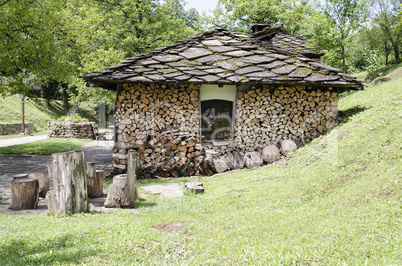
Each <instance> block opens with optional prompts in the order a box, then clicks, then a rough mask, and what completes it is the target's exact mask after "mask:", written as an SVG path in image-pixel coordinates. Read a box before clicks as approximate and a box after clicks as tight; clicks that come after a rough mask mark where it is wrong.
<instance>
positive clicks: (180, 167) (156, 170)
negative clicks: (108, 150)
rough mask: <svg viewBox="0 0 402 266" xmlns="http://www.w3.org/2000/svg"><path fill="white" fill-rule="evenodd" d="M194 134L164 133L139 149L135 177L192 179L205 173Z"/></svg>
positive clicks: (201, 154)
mask: <svg viewBox="0 0 402 266" xmlns="http://www.w3.org/2000/svg"><path fill="white" fill-rule="evenodd" d="M198 139H199V138H198V137H197V135H194V134H191V133H187V132H181V131H167V132H164V133H162V134H158V136H154V137H153V138H152V139H151V140H150V141H148V142H146V143H145V144H144V145H141V146H140V147H139V148H138V156H139V162H138V174H137V176H138V178H154V177H158V176H160V177H168V176H172V177H178V176H192V175H196V174H199V173H203V172H205V171H204V169H203V167H204V158H205V150H204V148H203V147H202V146H201V145H200V144H199V141H198Z"/></svg>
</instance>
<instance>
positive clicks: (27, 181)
mask: <svg viewBox="0 0 402 266" xmlns="http://www.w3.org/2000/svg"><path fill="white" fill-rule="evenodd" d="M38 200H39V183H38V180H36V179H33V178H21V175H18V176H17V179H14V180H12V181H11V198H10V206H9V209H12V210H26V209H35V208H36V207H37V206H38Z"/></svg>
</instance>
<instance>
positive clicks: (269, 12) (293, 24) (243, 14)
mask: <svg viewBox="0 0 402 266" xmlns="http://www.w3.org/2000/svg"><path fill="white" fill-rule="evenodd" d="M311 12H312V9H311V6H310V5H308V3H307V2H306V1H298V2H295V1H288V0H269V1H266V0H252V1H249V0H247V1H245V0H220V1H219V5H218V7H217V8H216V9H215V10H214V11H213V14H214V16H213V17H212V18H209V19H208V22H207V24H210V25H213V26H215V27H221V28H230V29H235V30H237V31H241V32H246V33H249V32H250V30H251V26H252V25H253V24H273V23H277V22H280V21H281V22H283V23H284V24H285V28H286V29H287V30H288V31H289V32H291V33H295V32H298V31H299V30H300V29H301V28H302V27H303V26H302V25H303V23H304V21H305V20H306V18H307V17H308V16H310V15H311Z"/></svg>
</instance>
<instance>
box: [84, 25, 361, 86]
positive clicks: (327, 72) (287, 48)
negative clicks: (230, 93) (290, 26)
mask: <svg viewBox="0 0 402 266" xmlns="http://www.w3.org/2000/svg"><path fill="white" fill-rule="evenodd" d="M305 43H306V40H305V39H303V38H302V37H296V36H294V35H290V34H288V33H286V32H284V31H280V32H278V33H276V35H275V37H274V38H272V40H271V41H269V42H267V41H261V40H258V39H256V38H255V37H253V36H251V37H250V36H245V35H242V34H240V33H235V32H231V31H228V30H224V29H217V30H214V31H209V32H204V33H199V34H197V35H195V36H193V37H191V38H188V39H184V40H181V41H178V42H176V43H174V44H172V45H168V46H165V47H160V48H157V49H154V50H152V51H150V52H148V53H146V54H141V55H138V56H134V57H131V58H127V59H126V60H124V61H122V62H121V63H119V64H118V65H114V66H111V67H109V68H106V69H104V70H101V71H96V72H94V73H90V74H86V75H84V76H82V78H83V79H85V80H86V81H87V82H88V83H89V85H91V86H100V87H104V88H107V89H115V88H116V86H115V84H116V83H195V84H205V83H210V84H283V85H307V86H318V85H319V86H331V87H349V88H351V89H353V88H360V87H362V85H363V84H362V82H361V81H359V80H357V79H356V78H355V77H352V76H349V75H346V74H343V73H342V72H341V70H339V69H337V68H333V67H330V66H326V65H323V64H320V63H317V62H316V61H314V60H313V59H311V58H309V57H308V56H306V54H307V55H308V54H311V53H314V52H313V50H312V49H311V48H308V47H306V46H305Z"/></svg>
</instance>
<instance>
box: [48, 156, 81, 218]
mask: <svg viewBox="0 0 402 266" xmlns="http://www.w3.org/2000/svg"><path fill="white" fill-rule="evenodd" d="M48 169H49V176H50V177H52V178H53V187H54V190H53V191H49V193H48V194H47V195H46V203H47V205H48V209H49V213H50V214H56V215H60V214H63V213H65V214H69V215H71V214H73V213H80V212H87V211H88V194H87V163H86V159H85V154H84V151H74V152H67V153H57V154H53V155H52V164H48Z"/></svg>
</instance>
